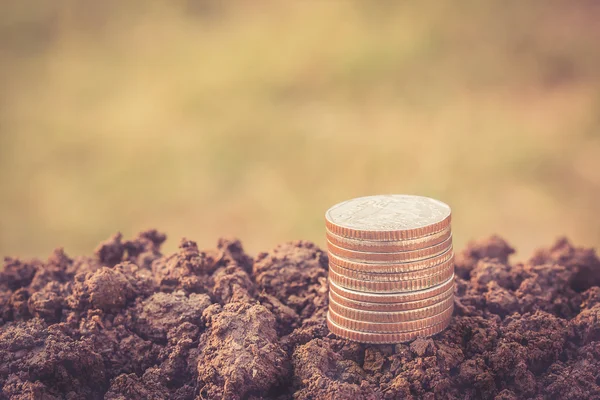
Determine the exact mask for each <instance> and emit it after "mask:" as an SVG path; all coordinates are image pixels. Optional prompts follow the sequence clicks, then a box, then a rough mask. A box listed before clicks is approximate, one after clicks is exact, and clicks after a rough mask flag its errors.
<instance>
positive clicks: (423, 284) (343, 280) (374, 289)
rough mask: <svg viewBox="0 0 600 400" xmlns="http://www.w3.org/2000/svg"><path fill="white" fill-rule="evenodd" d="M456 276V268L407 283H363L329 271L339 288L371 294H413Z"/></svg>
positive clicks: (330, 277) (330, 276)
mask: <svg viewBox="0 0 600 400" xmlns="http://www.w3.org/2000/svg"><path fill="white" fill-rule="evenodd" d="M453 274H454V268H452V269H448V270H447V271H442V272H441V273H439V274H435V275H429V276H424V277H422V278H418V279H411V280H406V281H392V282H385V281H362V280H359V279H352V278H348V277H346V276H343V275H340V274H337V273H336V272H334V271H332V270H331V269H330V270H329V279H330V280H332V281H333V282H335V283H336V284H337V285H338V286H342V287H345V288H347V289H353V290H357V291H360V292H371V293H390V292H391V293H398V292H413V291H417V290H424V289H429V288H431V287H433V286H436V285H439V284H440V283H442V282H445V281H446V280H447V279H448V278H450V277H451V276H452V275H453Z"/></svg>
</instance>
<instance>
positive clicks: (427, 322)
mask: <svg viewBox="0 0 600 400" xmlns="http://www.w3.org/2000/svg"><path fill="white" fill-rule="evenodd" d="M453 312H454V305H451V306H450V307H448V308H447V309H445V310H444V311H442V312H441V313H439V314H436V315H433V316H431V317H427V318H421V319H416V320H413V321H404V322H370V321H358V320H355V319H350V318H345V317H342V316H341V315H339V314H338V313H336V312H335V311H333V310H331V309H330V310H329V311H328V316H329V318H330V319H331V320H332V321H333V322H335V323H336V324H337V325H339V326H341V327H343V328H347V329H352V330H355V331H359V332H374V333H399V332H410V331H416V330H419V329H425V328H428V327H430V326H432V325H436V324H440V323H443V322H445V321H447V320H448V319H450V318H452V313H453Z"/></svg>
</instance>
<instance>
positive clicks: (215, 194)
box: [0, 0, 600, 256]
mask: <svg viewBox="0 0 600 400" xmlns="http://www.w3.org/2000/svg"><path fill="white" fill-rule="evenodd" d="M3 8H4V10H3V12H2V14H0V85H1V87H2V90H1V93H0V180H1V183H2V185H1V187H2V189H1V193H0V255H23V256H45V255H47V254H48V253H49V252H50V251H51V249H53V248H55V247H57V246H64V247H65V248H66V250H67V252H68V253H70V254H81V253H89V252H90V251H91V250H92V249H93V248H94V246H95V245H96V244H97V243H98V242H99V241H100V240H102V239H104V238H106V237H108V235H110V234H111V233H112V232H115V231H121V232H123V233H124V234H125V235H128V236H129V235H133V234H134V233H135V232H137V231H139V230H142V229H145V228H148V227H156V228H158V229H160V230H162V231H165V232H166V233H167V234H168V235H169V237H170V239H171V240H170V241H169V242H168V244H167V249H173V248H175V246H176V245H177V242H178V240H179V238H180V237H182V236H187V237H189V238H192V239H195V240H197V241H198V242H199V244H200V245H201V246H202V247H210V246H212V245H214V243H215V241H216V239H217V237H219V236H220V235H235V236H238V237H240V238H241V239H242V240H243V241H244V244H245V246H246V247H247V248H248V249H249V250H250V251H251V252H256V251H260V250H265V249H268V248H270V247H272V246H273V245H275V244H276V243H278V242H282V241H286V240H291V239H300V238H302V239H310V240H314V241H316V242H318V243H319V244H323V242H324V239H323V229H324V225H323V214H324V212H325V210H326V209H327V208H328V207H329V206H331V205H333V204H334V203H336V202H338V201H342V200H345V199H348V198H351V197H356V196H361V195H367V194H375V193H416V194H422V195H428V196H432V197H436V198H439V199H441V200H444V201H446V202H448V203H449V204H450V205H451V206H452V207H453V212H454V222H453V226H454V235H455V243H456V245H457V246H458V247H461V246H462V245H464V243H465V242H466V241H468V240H469V239H471V238H474V237H478V236H481V235H487V234H491V233H498V234H501V235H503V236H505V237H507V238H508V239H509V241H510V242H511V243H512V244H514V245H515V246H517V247H518V249H519V250H520V251H522V252H524V253H525V254H527V252H529V251H531V250H532V249H533V248H534V247H537V246H540V245H546V244H548V243H549V242H551V241H552V240H553V239H554V238H555V237H556V236H558V235H567V236H568V237H570V238H572V239H573V240H574V241H575V242H577V243H578V244H582V245H591V246H598V245H599V244H600V224H598V212H599V211H600V206H599V204H600V135H599V129H600V52H598V47H597V46H598V43H597V38H598V37H600V36H599V35H600V24H599V23H598V21H600V7H599V6H598V5H597V4H596V3H595V2H590V1H586V2H583V1H582V2H568V3H566V2H559V1H533V2H518V1H508V2H487V1H483V2H475V1H466V2H461V3H460V7H459V6H458V5H457V4H456V3H454V2H452V3H450V2H393V1H380V2H368V3H363V2H358V1H344V2H342V1H324V2H318V1H308V2H289V3H284V4H281V3H280V2H271V1H258V2H252V3H251V4H250V2H241V1H236V2H226V3H225V2H210V1H172V2H159V1H149V2H144V3H142V2H131V3H129V2H127V3H125V2H117V1H108V2H101V3H100V2H92V1H79V2H74V1H67V0H63V1H52V2H51V1H47V2H39V1H37V2H33V1H31V0H29V1H16V0H10V1H7V2H5V4H4V5H3Z"/></svg>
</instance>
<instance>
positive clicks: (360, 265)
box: [328, 248, 454, 273]
mask: <svg viewBox="0 0 600 400" xmlns="http://www.w3.org/2000/svg"><path fill="white" fill-rule="evenodd" d="M328 255H329V263H333V264H335V265H337V266H340V267H343V268H346V269H351V270H354V271H364V272H373V273H397V272H409V271H418V270H421V269H425V268H430V267H433V266H435V265H438V264H440V263H442V262H444V261H447V260H449V259H450V258H452V257H453V256H454V252H453V251H452V248H449V249H448V250H446V251H445V252H443V253H441V254H438V255H437V256H434V257H429V258H425V259H422V260H418V261H409V262H387V263H382V262H359V261H352V260H348V259H346V258H343V257H338V256H336V255H335V254H332V253H331V252H330V253H328Z"/></svg>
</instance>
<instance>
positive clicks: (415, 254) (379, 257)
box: [327, 235, 452, 262]
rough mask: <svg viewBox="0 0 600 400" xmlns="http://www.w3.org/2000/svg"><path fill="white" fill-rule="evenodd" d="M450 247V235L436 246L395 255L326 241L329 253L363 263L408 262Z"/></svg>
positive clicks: (433, 255) (435, 254)
mask: <svg viewBox="0 0 600 400" xmlns="http://www.w3.org/2000/svg"><path fill="white" fill-rule="evenodd" d="M451 247H452V235H450V237H449V238H448V239H446V240H444V241H443V242H441V243H438V244H436V245H433V246H430V247H425V248H422V249H417V250H408V251H400V252H396V253H373V252H365V251H354V250H348V249H344V248H342V247H339V246H336V245H334V244H333V243H331V242H330V241H329V240H327V249H328V250H329V253H331V254H334V255H336V256H338V257H342V258H345V259H347V260H350V261H364V262H410V261H419V260H424V259H427V258H431V257H435V256H437V255H439V254H442V253H444V252H446V251H447V250H448V249H450V248H451Z"/></svg>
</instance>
